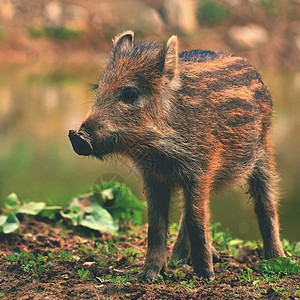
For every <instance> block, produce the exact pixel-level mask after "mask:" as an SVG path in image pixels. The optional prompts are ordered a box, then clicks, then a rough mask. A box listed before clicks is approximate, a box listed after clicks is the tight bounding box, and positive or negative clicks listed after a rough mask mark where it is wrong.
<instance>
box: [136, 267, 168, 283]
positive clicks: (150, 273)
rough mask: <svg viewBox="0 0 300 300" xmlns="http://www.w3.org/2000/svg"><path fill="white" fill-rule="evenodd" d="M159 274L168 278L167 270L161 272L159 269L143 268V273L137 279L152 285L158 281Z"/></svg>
mask: <svg viewBox="0 0 300 300" xmlns="http://www.w3.org/2000/svg"><path fill="white" fill-rule="evenodd" d="M158 274H160V275H162V276H163V277H165V276H166V274H165V269H164V268H162V269H161V270H159V268H158V267H148V268H143V269H142V270H141V272H140V273H139V274H138V275H137V277H138V279H139V280H141V281H146V282H148V283H151V282H154V281H156V280H157V279H158Z"/></svg>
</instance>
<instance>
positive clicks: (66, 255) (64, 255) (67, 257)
mask: <svg viewBox="0 0 300 300" xmlns="http://www.w3.org/2000/svg"><path fill="white" fill-rule="evenodd" d="M73 256H74V254H73V253H72V252H66V251H63V250H60V251H59V257H58V260H59V261H60V262H69V261H71V260H72V258H73Z"/></svg>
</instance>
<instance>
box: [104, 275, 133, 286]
mask: <svg viewBox="0 0 300 300" xmlns="http://www.w3.org/2000/svg"><path fill="white" fill-rule="evenodd" d="M133 280H134V279H133V278H132V277H130V276H129V273H126V274H124V275H123V276H119V275H118V276H112V277H111V280H110V281H111V283H112V284H115V285H121V284H126V283H127V282H132V281H133Z"/></svg>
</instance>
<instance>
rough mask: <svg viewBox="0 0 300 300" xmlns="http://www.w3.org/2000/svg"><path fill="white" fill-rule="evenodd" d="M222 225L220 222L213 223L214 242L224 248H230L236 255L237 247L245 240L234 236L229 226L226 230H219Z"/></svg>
mask: <svg viewBox="0 0 300 300" xmlns="http://www.w3.org/2000/svg"><path fill="white" fill-rule="evenodd" d="M220 226H221V223H220V222H216V223H214V224H213V225H212V229H211V236H212V239H213V242H214V243H215V244H217V245H218V246H220V247H222V248H226V249H228V250H229V252H230V253H231V254H232V255H236V254H237V248H238V246H239V245H242V244H243V240H241V239H234V238H232V236H231V232H230V230H229V229H228V228H227V229H226V230H225V231H219V230H218V228H219V227H220Z"/></svg>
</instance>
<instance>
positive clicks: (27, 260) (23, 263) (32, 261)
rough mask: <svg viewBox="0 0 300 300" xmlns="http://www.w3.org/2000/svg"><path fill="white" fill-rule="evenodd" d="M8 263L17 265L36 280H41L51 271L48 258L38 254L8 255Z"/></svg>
mask: <svg viewBox="0 0 300 300" xmlns="http://www.w3.org/2000/svg"><path fill="white" fill-rule="evenodd" d="M5 259H6V261H8V262H11V263H17V264H19V265H20V268H21V269H22V270H23V272H25V273H28V274H30V275H31V276H34V277H35V278H36V280H40V279H41V278H42V277H43V276H44V275H46V274H47V273H48V271H49V268H48V267H49V266H50V262H47V257H46V256H43V255H41V254H40V253H38V254H37V255H34V254H33V253H31V252H26V251H21V252H20V253H17V254H13V255H7V256H6V257H5Z"/></svg>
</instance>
